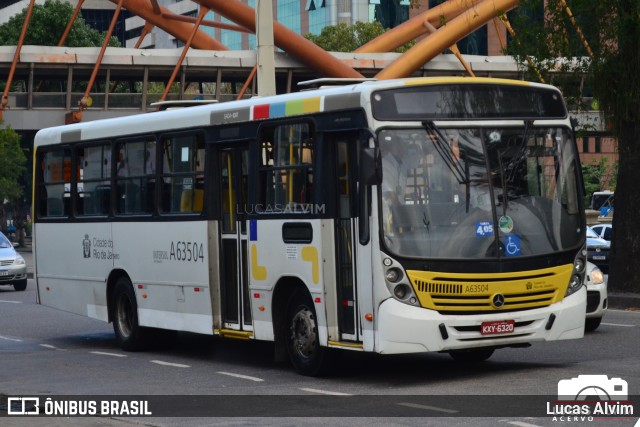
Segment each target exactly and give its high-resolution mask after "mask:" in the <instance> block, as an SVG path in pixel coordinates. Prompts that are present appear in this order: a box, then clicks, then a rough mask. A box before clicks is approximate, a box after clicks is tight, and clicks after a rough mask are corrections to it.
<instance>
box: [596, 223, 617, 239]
mask: <svg viewBox="0 0 640 427" xmlns="http://www.w3.org/2000/svg"><path fill="white" fill-rule="evenodd" d="M591 229H592V230H593V231H595V232H596V234H597V235H598V236H600V237H601V238H603V239H604V240H606V241H607V242H611V237H613V236H612V235H613V225H611V224H597V225H592V226H591Z"/></svg>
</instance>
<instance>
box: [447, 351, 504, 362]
mask: <svg viewBox="0 0 640 427" xmlns="http://www.w3.org/2000/svg"><path fill="white" fill-rule="evenodd" d="M493 352H494V350H493V349H492V348H489V349H487V348H482V349H478V350H459V351H451V352H449V355H450V356H451V357H452V358H453V360H455V361H456V362H461V363H479V362H484V361H485V360H487V359H488V358H490V357H491V355H492V354H493Z"/></svg>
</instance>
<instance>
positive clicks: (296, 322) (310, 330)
mask: <svg viewBox="0 0 640 427" xmlns="http://www.w3.org/2000/svg"><path fill="white" fill-rule="evenodd" d="M317 339H318V334H317V332H316V322H315V320H314V319H313V313H312V312H311V310H309V309H308V308H304V309H302V310H300V311H298V312H297V313H296V314H295V316H293V319H292V321H291V342H292V345H293V349H294V350H295V351H296V352H297V353H298V354H299V355H300V356H302V357H305V358H308V357H311V356H312V355H313V352H314V351H315V348H316V342H317Z"/></svg>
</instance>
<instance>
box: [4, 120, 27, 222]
mask: <svg viewBox="0 0 640 427" xmlns="http://www.w3.org/2000/svg"><path fill="white" fill-rule="evenodd" d="M26 163H27V158H26V156H25V155H24V153H23V151H22V148H21V147H20V135H18V133H17V132H16V131H14V130H13V129H11V127H10V126H7V127H5V128H0V229H1V230H2V231H3V232H5V234H6V231H7V219H6V214H5V207H6V206H7V204H12V203H15V202H16V201H20V200H21V197H22V195H23V185H22V184H21V182H20V181H21V180H22V179H23V178H24V172H25V170H26V168H25V164H26ZM21 220H22V219H20V220H19V221H18V223H17V224H16V227H17V226H19V225H21V224H22V222H21Z"/></svg>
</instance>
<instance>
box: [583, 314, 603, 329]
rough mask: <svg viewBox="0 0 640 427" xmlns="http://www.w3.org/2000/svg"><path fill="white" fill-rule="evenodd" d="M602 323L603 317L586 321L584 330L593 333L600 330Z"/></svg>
mask: <svg viewBox="0 0 640 427" xmlns="http://www.w3.org/2000/svg"><path fill="white" fill-rule="evenodd" d="M600 322H602V317H592V318H591V319H586V321H585V322H584V330H585V331H586V332H593V331H595V330H596V329H598V326H600Z"/></svg>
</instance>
